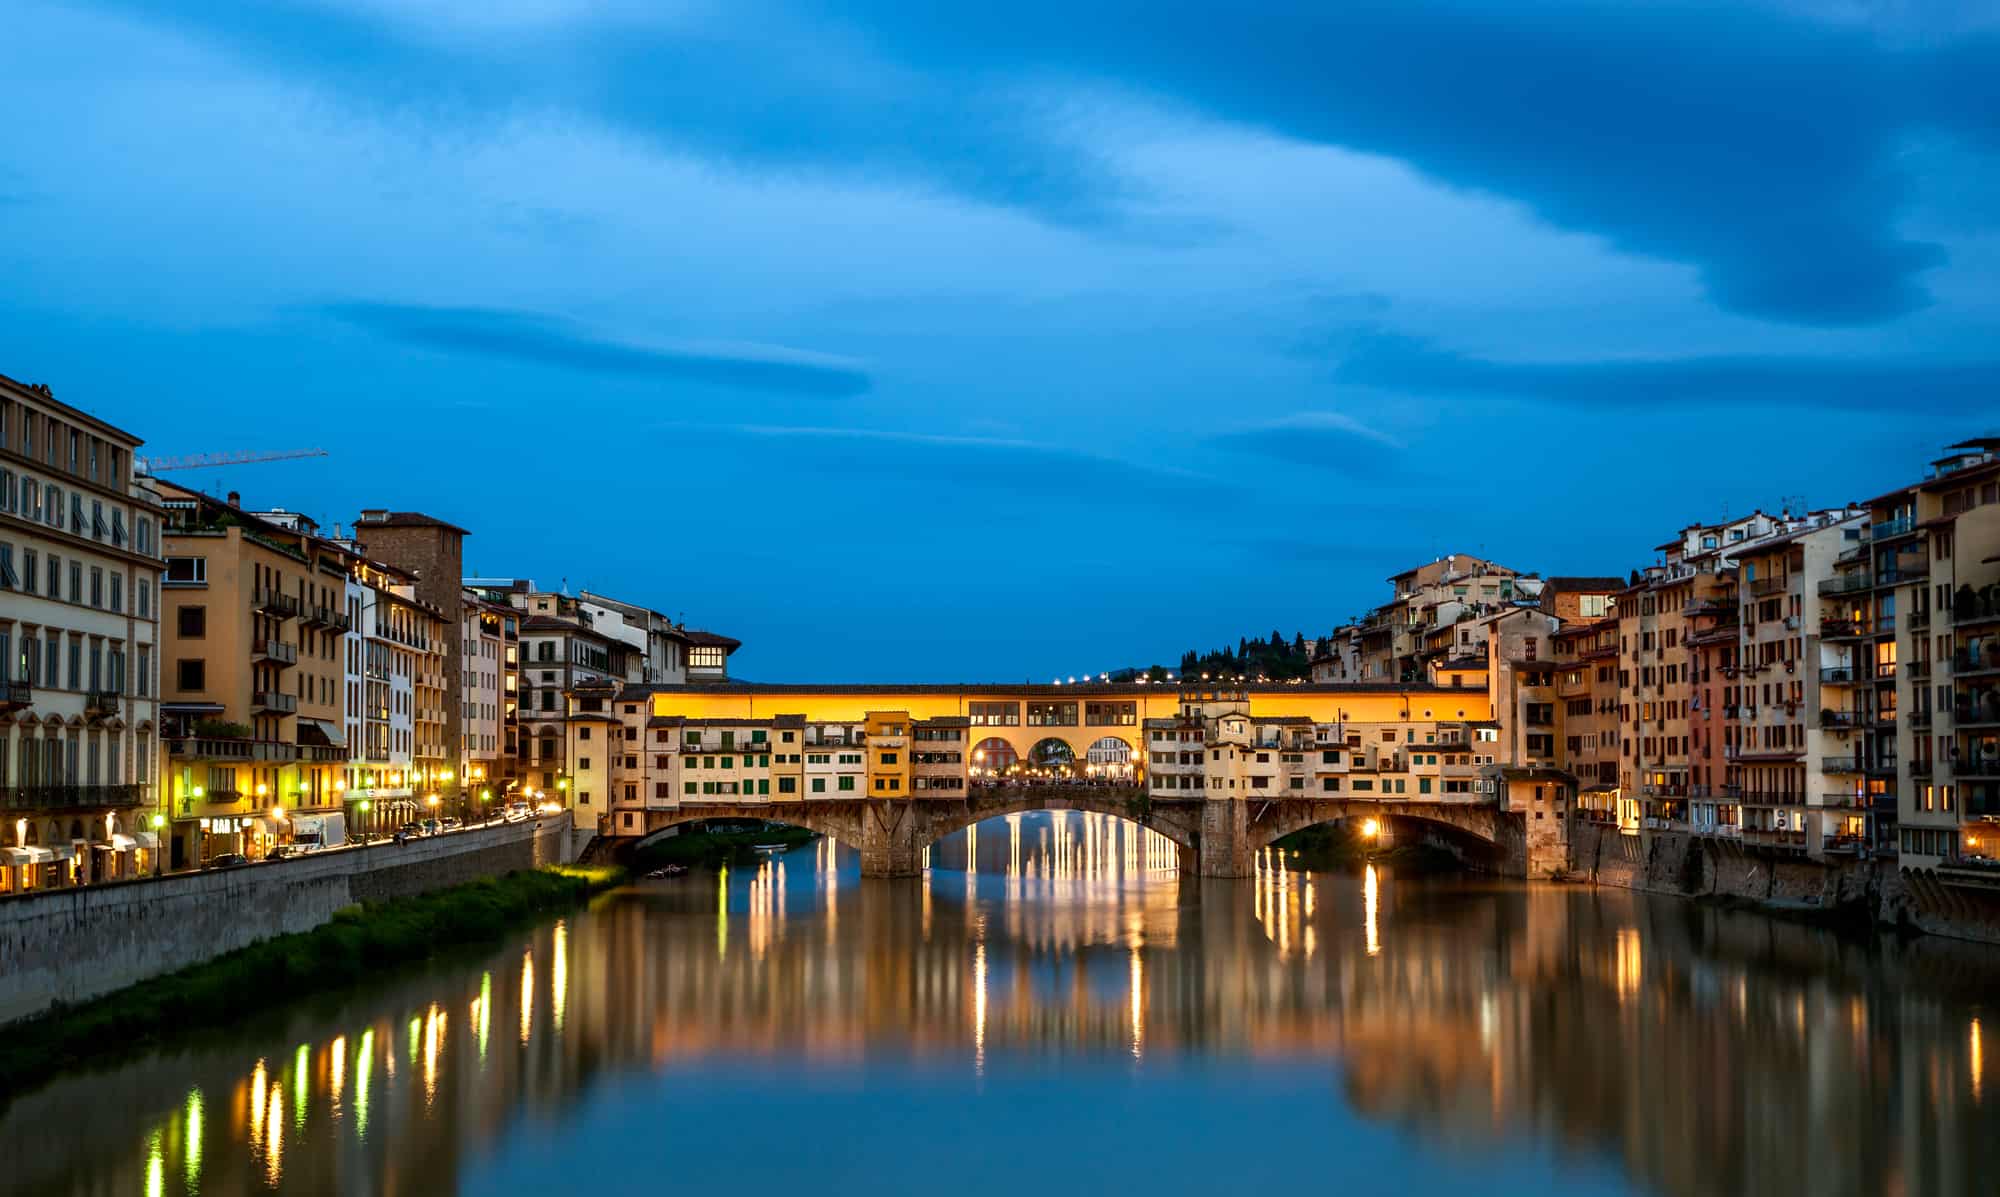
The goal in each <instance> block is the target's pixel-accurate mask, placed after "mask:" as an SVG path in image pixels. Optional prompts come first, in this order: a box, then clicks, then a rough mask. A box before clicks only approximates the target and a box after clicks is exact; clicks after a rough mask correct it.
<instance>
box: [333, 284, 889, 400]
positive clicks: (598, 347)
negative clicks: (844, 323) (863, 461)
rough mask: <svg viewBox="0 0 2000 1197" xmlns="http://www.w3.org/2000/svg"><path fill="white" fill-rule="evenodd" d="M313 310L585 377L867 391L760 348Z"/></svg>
mask: <svg viewBox="0 0 2000 1197" xmlns="http://www.w3.org/2000/svg"><path fill="white" fill-rule="evenodd" d="M321 310H322V311H324V312H325V313H326V314H328V315H330V316H333V317H334V318H335V319H338V320H341V321H343V322H345V323H347V324H351V325H353V326H355V327H357V328H362V329H366V330H367V331H369V332H372V333H375V334H377V335H378V336H383V337H387V338H389V339H390V340H393V341H397V342H400V343H402V344H406V345H416V346H420V347H422V348H426V349H436V350H440V351H443V352H447V353H466V354H473V355H477V356H482V357H497V358H503V359H507V360H510V361H518V362H527V363H531V364H534V365H541V366H553V367H556V368H558V369H565V370H578V371H582V372H585V373H591V374H605V375H623V376H628V377H637V378H653V379H659V380H662V381H669V382H692V383H703V384H707V385H711V386H723V387H734V388H739V389H746V390H760V391H777V392H783V393H786V394H793V395H813V396H822V397H826V398H843V397H847V396H851V395H858V394H861V393H862V392H864V391H866V390H868V388H869V385H870V383H869V377H868V374H867V373H866V372H865V371H864V370H863V369H862V368H861V367H860V366H859V365H858V364H856V363H854V362H851V361H848V360H846V359H843V358H836V357H828V356H824V355H819V354H811V353H804V352H801V351H799V350H794V349H786V348H783V347H778V346H768V345H705V344H704V345H695V344H689V345H680V346H673V347H664V346H648V345H634V344H628V343H626V342H622V341H613V340H608V339H605V338H602V337H598V336H595V335H593V334H591V333H590V332H589V331H588V330H586V329H584V328H582V327H580V326H578V325H576V324H574V323H571V322H570V321H567V320H562V319H559V318H556V317H551V316H542V315H537V314H535V313H532V312H517V311H506V310H501V309H494V308H451V307H420V306H413V305H408V304H392V303H336V304H329V305H327V306H325V307H324V308H323V309H321Z"/></svg>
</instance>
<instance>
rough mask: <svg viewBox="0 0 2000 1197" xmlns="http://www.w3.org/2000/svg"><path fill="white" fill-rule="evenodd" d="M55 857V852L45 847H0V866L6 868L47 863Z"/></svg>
mask: <svg viewBox="0 0 2000 1197" xmlns="http://www.w3.org/2000/svg"><path fill="white" fill-rule="evenodd" d="M55 858H56V857H55V853H53V852H50V851H49V850H48V849H47V848H0V866H5V867H7V868H18V867H20V866H22V865H32V864H47V863H49V862H50V861H52V860H54V859H55Z"/></svg>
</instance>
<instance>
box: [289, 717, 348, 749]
mask: <svg viewBox="0 0 2000 1197" xmlns="http://www.w3.org/2000/svg"><path fill="white" fill-rule="evenodd" d="M299 743H301V744H305V745H309V746H314V747H320V748H345V747H347V742H346V741H345V740H344V739H342V737H341V734H340V726H339V725H338V724H335V723H329V722H327V721H326V720H324V719H308V718H307V717H306V716H304V715H300V716H299Z"/></svg>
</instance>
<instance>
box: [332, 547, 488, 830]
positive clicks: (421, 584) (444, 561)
mask: <svg viewBox="0 0 2000 1197" xmlns="http://www.w3.org/2000/svg"><path fill="white" fill-rule="evenodd" d="M470 535H471V533H469V532H467V531H466V530H465V529H464V528H461V527H458V526H457V525H455V524H449V523H446V522H445V521H444V520H441V519H438V518H436V517H434V516H429V515H424V514H423V513H421V512H416V511H390V510H387V509H384V508H374V509H370V510H366V511H363V512H362V513H361V515H360V517H359V518H358V519H356V520H355V521H354V536H355V539H357V540H359V541H360V542H361V543H362V544H363V545H364V546H366V548H367V552H368V555H369V556H370V557H372V558H374V559H375V560H377V561H379V562H382V563H383V564H385V565H391V566H394V567H396V568H397V569H399V570H401V571H403V573H404V575H405V576H406V577H407V578H408V579H409V586H410V588H411V597H412V598H413V599H414V600H415V601H416V602H417V603H418V604H420V605H421V607H422V608H423V609H424V610H426V611H427V612H434V613H437V614H438V615H439V616H441V617H442V618H443V620H444V622H445V627H444V629H443V630H442V632H441V634H435V633H439V629H437V628H436V627H432V628H430V629H429V633H431V634H427V635H428V638H429V639H431V640H433V641H435V642H439V643H440V644H441V647H442V652H439V653H436V654H435V656H436V657H437V658H438V659H437V660H436V661H433V660H431V659H429V658H430V656H431V655H432V654H428V653H427V654H426V656H425V658H424V659H422V660H421V661H420V662H419V663H420V664H421V665H422V667H423V668H422V670H421V671H420V672H419V673H418V674H417V677H416V679H415V686H416V691H417V693H416V697H415V701H416V718H415V723H416V724H417V728H416V747H415V751H414V757H415V763H416V764H417V767H418V768H420V769H422V770H424V771H425V773H426V775H427V776H426V782H427V784H428V785H429V787H430V789H429V791H428V792H427V793H426V795H425V797H428V796H429V794H430V793H435V794H437V795H438V796H439V799H440V803H441V805H442V806H444V807H447V808H458V809H463V806H464V804H463V802H462V798H463V795H462V793H461V787H462V785H463V784H464V779H463V778H462V777H461V776H460V774H459V772H458V770H457V769H455V768H454V767H453V765H454V763H455V762H456V761H457V759H458V756H459V751H460V746H461V745H462V744H463V743H464V735H465V730H464V727H463V720H464V706H463V704H462V703H460V702H459V701H458V700H457V699H456V697H455V696H453V695H452V694H451V692H452V691H454V690H456V688H457V684H458V683H457V680H456V679H458V678H459V677H460V676H462V675H463V672H464V669H465V663H464V661H463V659H462V657H463V653H464V641H463V639H462V638H461V637H460V636H459V635H458V634H457V624H458V622H459V611H460V606H461V602H462V598H463V596H462V594H461V590H462V583H461V581H460V579H462V578H463V577H464V572H465V571H464V559H465V552H464V548H465V538H466V537H467V536H470Z"/></svg>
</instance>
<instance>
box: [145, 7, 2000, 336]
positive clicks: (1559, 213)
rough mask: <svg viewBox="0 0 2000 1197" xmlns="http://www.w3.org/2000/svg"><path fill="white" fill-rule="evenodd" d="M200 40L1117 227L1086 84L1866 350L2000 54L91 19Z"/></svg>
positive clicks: (839, 20) (1909, 292)
mask: <svg viewBox="0 0 2000 1197" xmlns="http://www.w3.org/2000/svg"><path fill="white" fill-rule="evenodd" d="M107 2H108V3H114V4H118V5H119V6H120V7H127V8H139V9H143V10H146V11H147V12H148V13H150V14H151V15H152V16H153V17H155V18H156V19H159V20H165V21H173V22H177V23H185V24H192V25H195V26H197V27H198V28H200V29H201V30H203V31H205V32H208V33H210V34H212V35H215V36H219V37H222V38H225V39H227V40H229V41H231V42H233V43H234V44H236V45H238V46H241V47H244V48H246V49H248V50H250V51H251V52H253V53H256V54H259V55H263V56H267V57H269V58H272V59H276V60H278V61H280V62H281V63H282V64H283V65H285V66H286V67H288V68H290V69H295V70H299V71H302V72H308V73H311V74H314V75H317V76H321V77H330V78H333V79H335V80H337V81H339V82H342V83H344V84H346V85H347V86H348V89H349V94H350V96H351V97H352V98H353V99H354V100H355V101H356V102H361V103H371V104H385V105H396V106H407V105H412V104H416V105H424V106H429V107H433V108H436V109H438V110H440V111H448V112H450V113H452V114H455V115H462V114H463V113H464V112H465V111H466V110H468V109H472V110H475V111H478V110H483V111H486V112H489V113H493V112H504V113H511V112H513V111H516V110H518V109H520V108H522V107H534V106H547V107H555V108H562V109H580V110H584V111H588V112H591V113H593V114H595V115H597V116H599V117H600V118H602V119H605V120H608V121H610V122H612V123H614V124H616V125H618V126H621V127H623V128H626V129H629V130H632V131H635V132H638V133H640V134H641V135H644V136H647V137H650V138H652V139H654V140H656V141H659V142H661V143H666V144H673V145H677V146H682V147H687V148H692V149H695V150H699V151H703V152H706V153H709V154H714V155H718V156H722V157H727V158H731V159H736V160H741V161H745V162H750V163H761V164H777V165H784V166H792V165H797V164H804V165H809V166H813V167H816V168H822V169H827V170H833V171H852V172H858V173H861V174H863V175H865V176H867V177H870V178H875V177H880V176H881V175H884V174H903V175H909V176H916V177H920V178H923V179H926V180H930V181H934V182H937V183H939V184H941V185H943V186H946V187H949V188H951V189H953V190H956V191H959V192H961V193H964V194H967V195H970V196H974V197H976V198H979V199H981V200H985V201H988V202H994V203H1001V204H1007V205H1012V206H1016V207H1020V208H1024V209H1027V210H1031V211H1033V212H1035V213H1038V214H1039V215H1041V216H1043V217H1044V218H1046V219H1050V220H1054V221H1060V222H1064V223H1071V224H1094V225H1102V226H1111V225H1115V224H1117V223H1118V222H1119V221H1120V220H1121V219H1125V218H1126V217H1127V216H1128V215H1129V213H1131V212H1133V211H1139V210H1143V209H1144V208H1145V205H1130V204H1128V201H1129V200H1130V199H1131V198H1132V196H1131V194H1130V188H1131V186H1132V184H1131V183H1130V181H1129V180H1126V179H1123V178H1121V177H1120V176H1119V175H1118V174H1117V173H1116V172H1115V171H1113V170H1111V169H1109V168H1107V166H1106V164H1105V163H1104V162H1103V161H1102V160H1101V159H1100V158H1099V157H1098V156H1097V154H1096V153H1095V152H1094V151H1093V150H1092V149H1090V148H1089V147H1088V146H1087V145H1084V144H1082V141H1083V139H1082V138H1079V137H1078V136H1077V135H1076V131H1075V130H1074V129H1073V128H1071V127H1070V126H1069V122H1068V121H1067V120H1066V116H1067V114H1065V113H1063V112H1061V111H1050V110H1046V109H1043V108H1039V107H1037V106H1035V105H1034V104H1032V103H1030V102H1029V101H1028V99H1027V98H1026V97H1029V96H1035V95H1046V94H1049V93H1050V92H1052V91H1057V92H1059V91H1060V87H1059V86H1058V87H1055V88H1051V87H1048V86H1047V85H1050V84H1057V85H1060V84H1063V83H1069V82H1081V83H1086V84H1089V85H1092V86H1098V87H1109V88H1112V89H1116V90H1120V91H1125V92H1139V93H1144V94H1150V95H1154V96H1157V97H1160V98H1162V99H1165V100H1167V101H1168V102H1170V103H1172V104H1174V105H1176V106H1180V107H1184V108H1192V109H1195V110H1198V111H1201V112H1203V113H1205V114H1208V115H1210V116H1213V117H1217V118H1220V119H1224V120H1229V121H1234V122H1239V123H1243V124H1248V125H1252V126H1256V127H1260V128H1265V129H1269V130H1272V131H1274V132H1277V133H1279V134H1282V135H1285V136H1288V137H1292V138H1297V139H1301V140H1305V141H1310V142H1317V143H1323V144H1332V145H1340V146H1346V147H1351V148H1354V149H1358V150H1363V151H1367V152H1371V153H1378V154H1383V155H1387V156H1390V157H1393V158H1396V159H1399V160H1402V161H1405V162H1408V163H1410V164H1411V165H1413V166H1415V167H1416V168H1418V169H1419V170H1422V171H1424V172H1426V173H1427V174H1429V175H1431V176H1433V177H1435V178H1437V179H1440V180H1443V181H1446V182H1448V183H1450V184H1452V185H1454V186H1460V187H1470V188H1476V189H1479V190H1482V191H1486V192H1490V193H1494V194H1497V195H1502V196H1506V197H1509V198H1512V199H1514V200H1517V201H1519V202H1521V203H1524V204H1526V205H1528V206H1529V207H1530V208H1532V209H1533V210H1534V211H1535V212H1536V213H1537V214H1538V215H1539V216H1541V217H1542V218H1543V219H1545V220H1548V221H1550V222H1552V223H1554V224H1556V225H1558V226H1560V227H1563V228H1567V229H1573V230H1579V231H1584V232H1589V233H1593V234H1598V235H1601V236H1603V237H1606V238H1608V239H1609V240H1610V241H1612V242H1613V243H1615V244H1616V245H1618V246H1620V247H1622V248H1624V249H1627V250H1630V251H1633V252H1636V253H1640V254H1644V255H1648V256H1653V257H1657V258H1662V259H1666V260H1670V261H1677V262H1685V263H1688V264H1690V265H1692V266H1694V267H1696V268H1697V269H1699V270H1700V271H1701V274H1702V277H1703V278H1704V279H1705V280H1706V282H1707V284H1708V286H1709V288H1710V291H1711V293H1712V294H1713V295H1714V297H1715V298H1716V299H1717V301H1718V302H1720V303H1721V304H1722V305H1724V306H1725V307H1727V308H1730V309H1732V310H1735V311H1739V312H1744V313H1750V314H1754V315H1758V316H1764V317H1769V318H1774V319H1779V320H1785V321H1792V322H1800V323H1806V324H1825V325H1840V324H1865V323H1872V322H1878V321H1882V320H1886V319H1890V318H1893V317H1895V316H1898V315H1901V314H1903V313H1906V312H1909V311H1912V310H1914V309H1916V308H1919V307H1921V306H1923V305H1924V304H1925V303H1927V302H1928V296H1927V293H1926V291H1925V288H1924V286H1923V281H1922V274H1923V272H1924V271H1925V270H1927V269H1929V268H1931V267H1933V266H1936V265H1938V264H1939V263H1940V262H1941V261H1942V260H1943V258H1942V253H1941V251H1940V250H1939V249H1938V248H1937V247H1936V246H1933V245H1929V244H1925V243H1921V242H1918V241H1914V240H1911V239H1909V238H1907V237H1906V236H1904V235H1903V234H1901V233H1900V232H1898V231H1897V227H1896V226H1897V220H1898V216H1899V214H1900V212H1901V211H1902V208H1903V204H1904V200H1905V194H1906V191H1907V189H1908V187H1909V185H1910V183H1911V180H1910V178H1909V177H1908V176H1907V174H1906V173H1905V169H1906V168H1905V167H1904V166H1903V164H1902V163H1901V162H1900V161H1899V160H1898V158H1897V156H1896V154H1895V151H1896V150H1897V148H1898V147H1899V145H1900V144H1901V143H1902V142H1903V141H1904V140H1905V139H1906V137H1907V135H1908V134H1909V133H1910V132H1911V131H1912V130H1917V129H1939V130H1943V131H1945V132H1946V133H1948V134H1951V135H1954V136H1958V137H1961V138H1963V139H1965V140H1966V141H1967V142H1968V143H1970V144H1973V145H1976V146H1980V147H1984V148H1985V149H1987V150H1992V149H1994V148H2000V99H1996V95H2000V89H1996V88H1994V87H1993V84H1992V80H1993V79H1994V78H1996V77H2000V38H1994V37H1990V36H1987V37H1981V36H1968V37H1961V38H1959V39H1957V40H1944V41H1941V42H1940V41H1935V40H1933V41H1929V42H1925V43H1922V44H1920V45H1918V46H1916V47H1915V48H1898V47H1897V46H1896V45H1894V44H1892V43H1891V42H1890V41H1889V40H1888V39H1886V38H1883V37H1880V36H1877V35H1876V33H1875V32H1874V31H1871V30H1868V29H1865V28H1857V27H1854V26H1852V25H1848V24H1833V23H1816V22H1814V21H1812V20H1810V19H1808V18H1806V17H1804V16H1802V15H1799V14H1797V13H1795V12H1783V11H1778V10H1775V9H1772V8H1758V7H1756V6H1752V5H1722V4H1707V3H1685V4H1674V3H1647V4H1630V3H1605V2H1580V0H1563V2H1554V3H1545V4H1538V5H1525V6H1524V5H1519V4H1502V3H1498V2H1497V0H1484V2H1478V0H1397V2H1394V3H1387V2H1382V3H1369V2H1361V3H1352V4H1340V5H1330V4H1326V3H1324V0H1263V2H1261V3H1257V2H1252V3H1245V4H1240V5H1233V6H1230V7H1229V8H1228V9H1227V11H1226V12H1225V11H1219V10H1217V9H1216V7H1215V6H1214V5H1213V4H1211V3H1206V2H1202V3H1196V2H1194V0H1101V2H1099V3H1093V4H1085V5H1078V4H1074V3H1070V2H1069V0H1060V2H1058V0H1017V2H1015V3H1011V4H1006V5H984V4H974V3H963V4H935V5H920V4H908V3H906V2H904V0H854V2H853V3H850V4H846V5H842V6H840V7H839V8H838V9H837V10H835V11H837V14H838V15H837V16H827V15H824V13H823V12H822V10H821V9H820V8H819V7H818V6H814V5H811V4H804V3H799V4H783V3H778V4H769V5H764V6H761V7H759V8H758V9H757V11H756V15H755V18H754V19H751V18H750V17H748V16H747V15H746V16H745V17H744V19H743V21H742V24H741V26H740V27H739V28H735V29H722V30H716V29H703V30H702V31H700V32H699V33H698V34H687V35H674V34H669V33H664V32H658V31H648V30H644V29H627V28H619V29H613V30H604V29H600V28H595V27H591V26H588V25H586V26H581V27H579V28H577V29H574V30H563V29H537V30H536V31H535V32H534V33H533V34H532V35H524V36H522V37H518V38H508V37H504V36H481V37H478V38H467V39H464V40H463V41H459V42H450V41H448V40H446V39H440V38H436V37H432V36H426V35H422V34H415V33H411V32H409V31H407V30H400V29H398V28H396V27H394V26H392V25H390V24H387V23H386V22H385V21H384V20H383V19H381V18H380V17H375V16H366V15H357V14H353V13H347V14H341V13H336V12H334V11H332V10H331V9H330V8H323V7H321V6H312V7H310V8H307V7H305V6H293V5H274V4H267V3H262V2H261V0H260V2H257V3H250V2H248V0H238V2H236V3H214V4H205V5H180V4H173V5H167V4H161V3H158V2H157V0H107Z"/></svg>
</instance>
